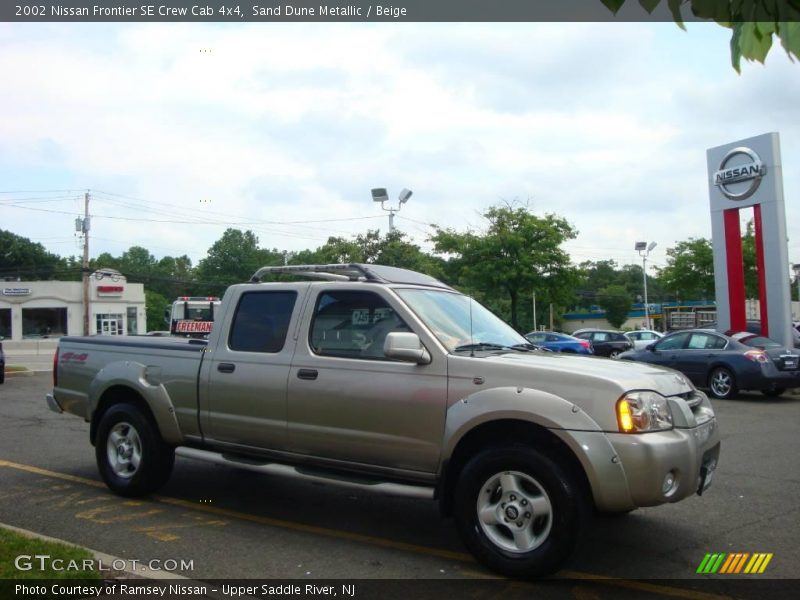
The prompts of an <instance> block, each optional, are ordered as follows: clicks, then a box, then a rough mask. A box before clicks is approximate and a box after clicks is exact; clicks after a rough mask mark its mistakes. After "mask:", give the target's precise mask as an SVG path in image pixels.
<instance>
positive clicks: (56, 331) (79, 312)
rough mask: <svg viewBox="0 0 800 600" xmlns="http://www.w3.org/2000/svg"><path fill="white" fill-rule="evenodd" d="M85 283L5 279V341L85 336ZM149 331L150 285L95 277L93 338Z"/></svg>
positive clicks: (105, 274)
mask: <svg viewBox="0 0 800 600" xmlns="http://www.w3.org/2000/svg"><path fill="white" fill-rule="evenodd" d="M84 312H85V307H84V299H83V283H82V282H80V281H0V337H4V338H5V339H6V340H7V341H12V342H21V343H22V345H20V348H24V343H25V342H28V343H35V342H38V341H40V340H43V339H51V338H58V337H61V336H63V335H83V319H84ZM146 331H147V320H146V317H145V296H144V285H143V284H141V283H128V282H127V281H126V279H125V277H124V276H123V275H121V274H120V273H119V272H117V271H114V270H112V269H103V270H98V271H95V272H94V273H92V275H91V276H90V277H89V334H90V335H94V334H101V335H135V334H144V333H146Z"/></svg>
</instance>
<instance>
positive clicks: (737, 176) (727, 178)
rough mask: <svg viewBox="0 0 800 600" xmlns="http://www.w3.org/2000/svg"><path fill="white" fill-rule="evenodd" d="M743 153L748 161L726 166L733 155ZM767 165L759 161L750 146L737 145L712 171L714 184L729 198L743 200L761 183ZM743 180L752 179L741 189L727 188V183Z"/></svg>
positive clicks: (731, 183)
mask: <svg viewBox="0 0 800 600" xmlns="http://www.w3.org/2000/svg"><path fill="white" fill-rule="evenodd" d="M739 155H744V156H746V157H747V158H749V159H750V162H748V163H745V164H742V165H736V166H735V167H730V168H726V165H727V164H728V162H729V161H730V160H731V159H732V158H733V157H734V156H739ZM766 172H767V167H766V166H764V164H763V163H762V162H761V159H760V158H759V156H758V154H756V153H755V152H754V151H752V150H751V149H750V148H745V147H739V148H734V149H733V150H731V151H730V152H728V153H727V154H726V155H725V157H724V158H723V159H722V162H721V163H720V165H719V170H718V171H717V172H716V173H714V185H716V186H717V187H718V188H719V191H720V192H722V193H723V195H724V196H725V197H726V198H728V199H729V200H745V199H746V198H749V197H750V196H752V195H753V194H754V193H755V192H756V190H757V189H758V186H759V184H760V183H761V178H762V177H763V176H764V175H765V174H766ZM744 181H752V183H751V184H750V185H749V186H748V187H747V188H746V189H745V190H743V191H740V192H734V191H732V190H731V189H729V188H728V186H729V185H733V184H735V183H741V182H744Z"/></svg>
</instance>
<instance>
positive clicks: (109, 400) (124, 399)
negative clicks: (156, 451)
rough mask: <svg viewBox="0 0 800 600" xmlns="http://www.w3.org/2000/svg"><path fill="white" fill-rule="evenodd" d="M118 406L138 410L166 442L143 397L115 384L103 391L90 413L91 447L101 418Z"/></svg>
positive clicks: (95, 441) (95, 440)
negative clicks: (123, 405) (133, 407)
mask: <svg viewBox="0 0 800 600" xmlns="http://www.w3.org/2000/svg"><path fill="white" fill-rule="evenodd" d="M118 404H130V405H132V406H135V407H136V408H138V409H139V410H140V411H141V412H142V414H143V415H144V417H145V418H146V419H147V420H148V421H150V423H151V424H152V425H153V427H154V428H155V430H156V431H157V432H158V434H159V436H160V437H161V439H163V440H165V441H167V440H166V438H165V436H164V431H163V428H162V427H161V426H160V424H159V422H158V419H156V417H155V414H154V413H153V410H152V409H151V407H150V405H149V404H148V402H147V401H146V400H145V399H144V397H143V396H142V395H141V394H140V393H139V392H138V391H137V390H135V389H133V388H132V387H130V386H126V385H121V384H115V385H111V386H109V387H108V388H106V389H105V390H104V391H103V393H102V394H101V395H100V397H99V399H98V401H97V406H96V407H95V409H94V411H93V413H92V420H91V423H90V425H89V441H91V443H92V445H93V446H94V445H95V444H96V443H97V429H98V426H99V425H100V422H101V421H102V420H103V416H104V415H105V414H106V412H108V409H110V408H111V407H112V406H115V405H118Z"/></svg>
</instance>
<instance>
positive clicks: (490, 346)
mask: <svg viewBox="0 0 800 600" xmlns="http://www.w3.org/2000/svg"><path fill="white" fill-rule="evenodd" d="M507 348H508V346H504V345H503V344H494V343H492V342H476V343H474V344H464V345H462V346H456V348H455V350H454V352H464V351H466V350H505V349H507Z"/></svg>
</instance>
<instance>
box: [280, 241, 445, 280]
mask: <svg viewBox="0 0 800 600" xmlns="http://www.w3.org/2000/svg"><path fill="white" fill-rule="evenodd" d="M289 262H290V263H292V264H327V263H351V262H355V263H370V264H379V265H386V266H390V267H400V268H402V269H411V270H413V271H419V272H421V273H427V274H428V275H432V276H434V277H438V276H440V274H441V272H442V263H443V261H442V260H441V259H439V258H437V257H433V256H431V255H430V254H427V253H426V252H424V251H423V250H422V249H421V248H420V247H419V246H417V245H416V244H412V243H411V242H409V241H408V240H407V239H406V234H404V233H403V232H401V231H398V230H394V231H390V232H389V233H387V234H385V235H381V233H380V231H378V230H370V231H367V233H366V234H358V235H356V236H353V238H352V239H349V240H348V239H345V238H341V237H330V238H328V241H327V242H326V243H325V244H324V245H323V246H320V247H319V248H317V249H316V250H303V251H301V252H297V253H294V254H292V256H291V258H290V260H289Z"/></svg>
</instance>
